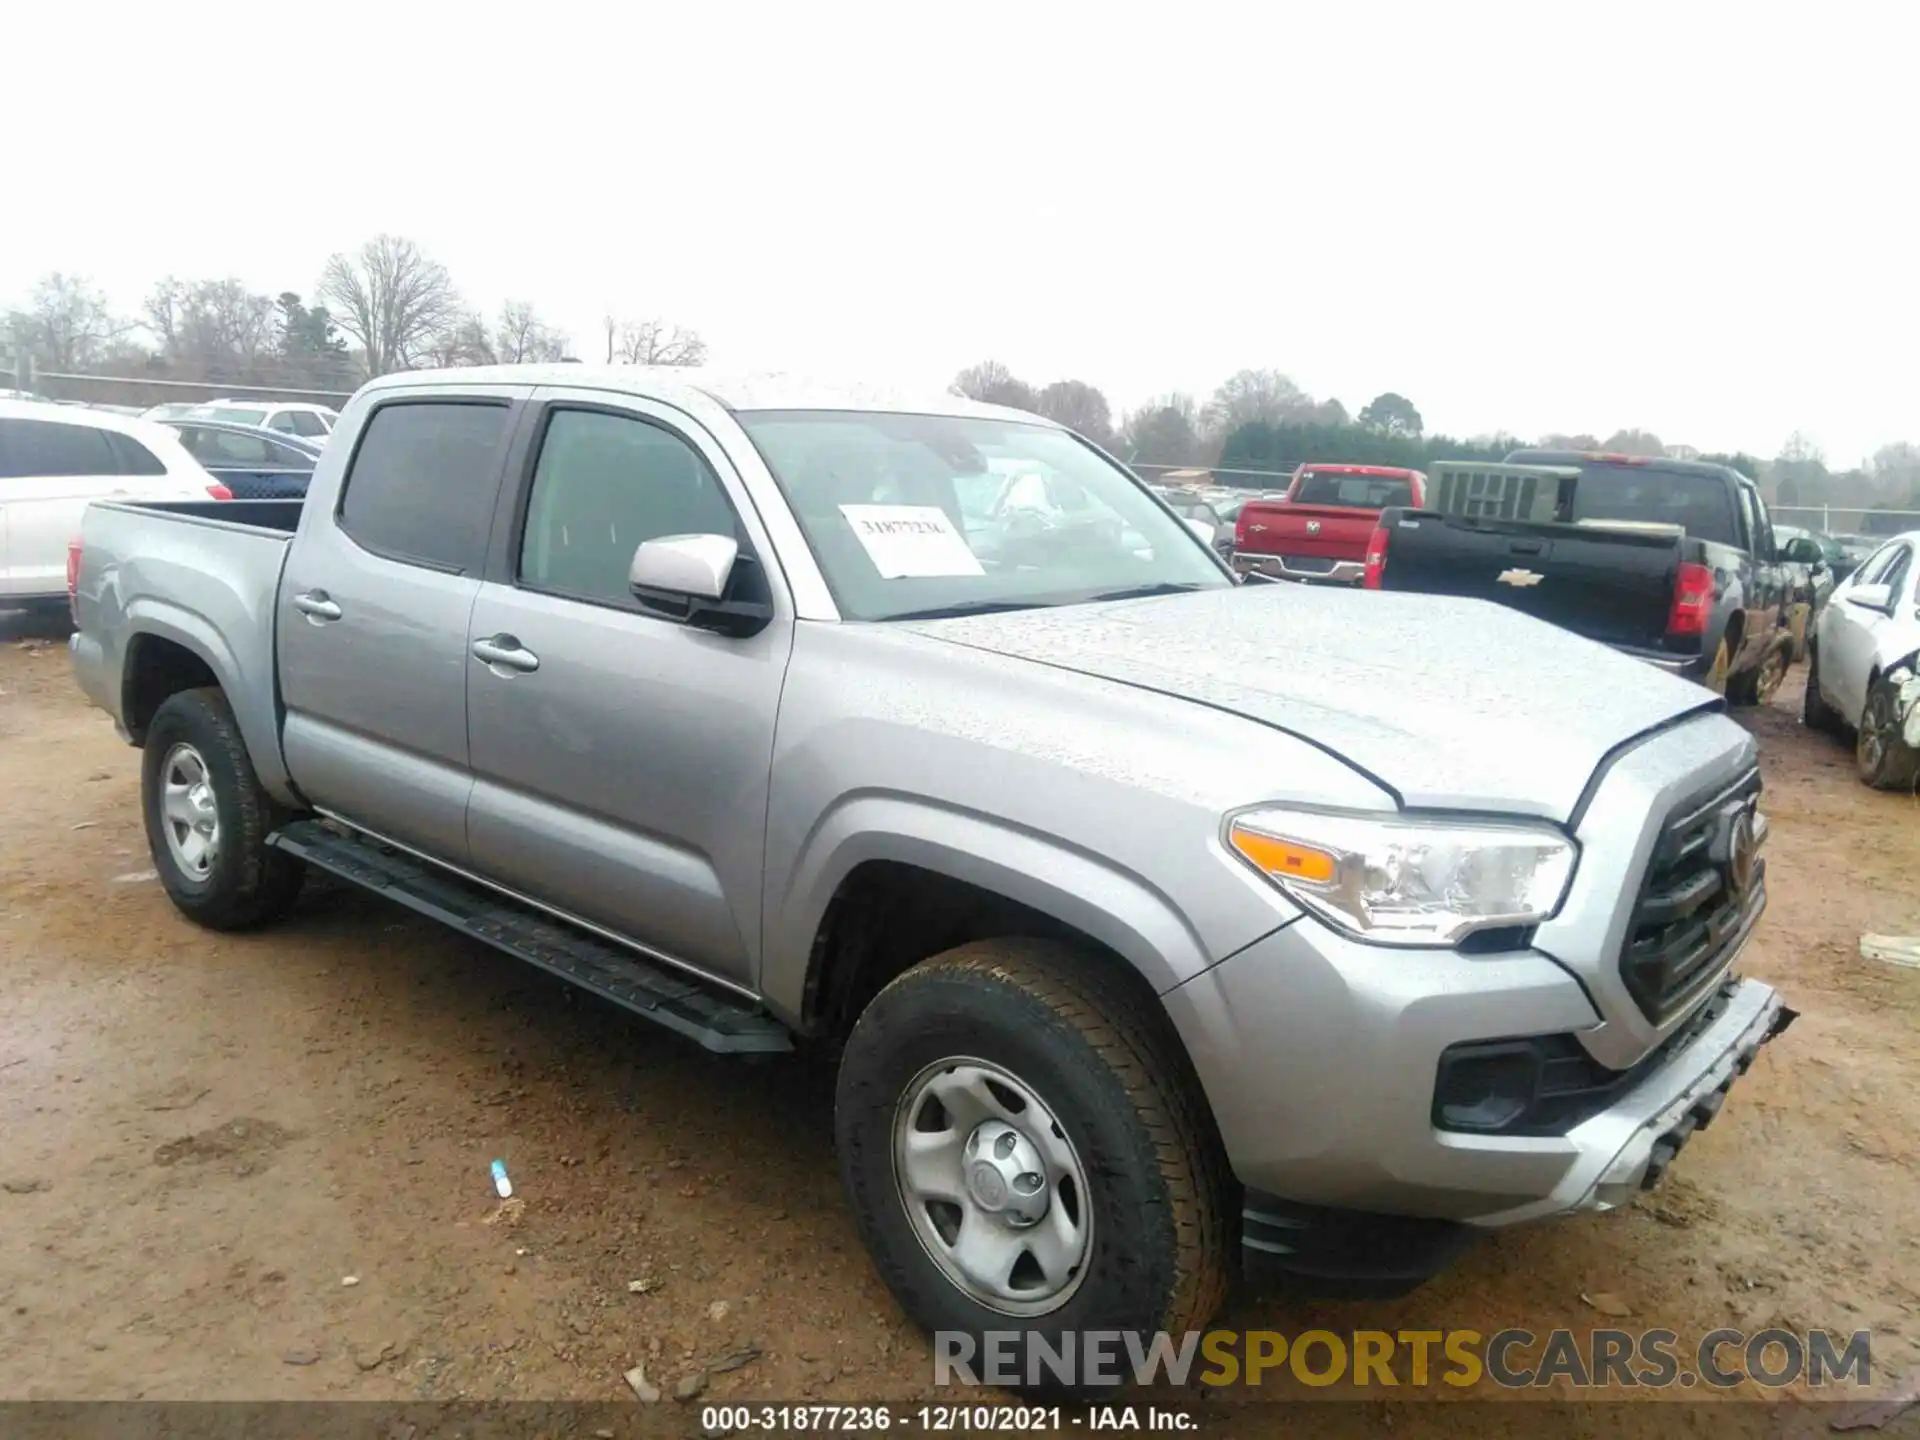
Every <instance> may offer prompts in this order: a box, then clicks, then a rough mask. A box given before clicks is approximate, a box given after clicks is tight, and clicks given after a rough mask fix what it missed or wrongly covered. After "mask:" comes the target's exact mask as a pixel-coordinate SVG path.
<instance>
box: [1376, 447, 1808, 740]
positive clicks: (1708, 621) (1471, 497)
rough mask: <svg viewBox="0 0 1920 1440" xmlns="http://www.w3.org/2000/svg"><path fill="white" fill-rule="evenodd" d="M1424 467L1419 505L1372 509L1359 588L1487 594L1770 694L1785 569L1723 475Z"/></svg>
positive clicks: (1654, 657) (1779, 659)
mask: <svg viewBox="0 0 1920 1440" xmlns="http://www.w3.org/2000/svg"><path fill="white" fill-rule="evenodd" d="M1433 472H1434V477H1435V478H1434V486H1433V489H1434V491H1435V497H1434V498H1435V502H1436V504H1435V505H1434V506H1433V507H1431V508H1428V509H1426V510H1388V511H1387V512H1386V513H1385V514H1383V515H1382V516H1381V519H1380V528H1379V529H1378V530H1376V531H1375V532H1374V537H1373V540H1372V542H1371V543H1370V545H1369V547H1368V553H1367V576H1366V585H1367V587H1368V588H1369V589H1378V590H1401V591H1417V592H1419V593H1422V594H1428V595H1464V596H1472V597H1474V598H1476V599H1482V600H1496V601H1498V602H1499V603H1500V604H1502V605H1505V606H1507V607H1508V608H1510V609H1514V610H1520V611H1524V612H1525V613H1527V614H1529V615H1534V616H1537V617H1539V618H1540V619H1542V620H1547V621H1551V622H1552V623H1553V624H1555V625H1559V626H1562V627H1563V628H1565V629H1568V630H1571V631H1573V632H1574V633H1576V634H1579V635H1584V636H1586V637H1587V638H1588V639H1591V640H1599V641H1601V642H1603V643H1604V644H1607V645H1611V646H1613V647H1614V648H1615V649H1618V650H1623V651H1625V652H1626V653H1628V654H1630V655H1633V656H1634V657H1636V658H1638V659H1640V660H1644V661H1646V662H1647V663H1648V664H1650V665H1654V666H1656V667H1658V668H1659V669H1662V670H1665V671H1667V672H1668V673H1670V674H1674V675H1681V676H1684V677H1686V678H1687V679H1690V680H1698V681H1699V682H1701V683H1702V684H1704V685H1706V686H1708V687H1709V688H1710V689H1714V690H1719V691H1723V692H1724V693H1725V694H1726V696H1727V698H1728V699H1729V700H1732V701H1733V702H1734V703H1736V704H1748V705H1751V704H1758V703H1760V702H1762V701H1765V700H1768V699H1770V698H1772V696H1773V693H1774V691H1776V690H1777V689H1778V688H1779V686H1780V682H1781V679H1782V678H1783V677H1784V676H1785V674H1786V672H1787V668H1788V666H1790V665H1791V664H1792V661H1793V635H1792V630H1791V627H1790V624H1789V618H1788V616H1787V613H1786V611H1787V604H1788V594H1787V573H1786V569H1785V567H1783V566H1782V565H1781V563H1780V561H1779V559H1778V557H1777V554H1776V550H1775V544H1774V538H1773V529H1772V525H1771V524H1770V522H1769V520H1768V516H1767V507H1766V504H1765V502H1764V501H1762V500H1761V498H1760V491H1759V489H1758V488H1757V487H1756V486H1755V485H1754V483H1753V481H1752V480H1750V479H1748V478H1747V477H1746V476H1745V475H1742V474H1740V473H1739V472H1738V471H1737V470H1733V469H1729V468H1728V467H1727V466H1724V465H1710V464H1706V463H1703V462H1700V461H1693V460H1670V459H1666V458H1654V459H1649V458H1646V457H1643V456H1637V455H1603V454H1590V453H1583V452H1576V451H1551V450H1521V451H1516V452H1514V454H1513V455H1512V456H1511V457H1509V461H1508V463H1506V464H1503V465H1490V464H1477V463H1472V462H1466V461H1447V462H1441V463H1438V464H1435V465H1434V466H1433Z"/></svg>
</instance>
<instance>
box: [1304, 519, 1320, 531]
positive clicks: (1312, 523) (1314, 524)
mask: <svg viewBox="0 0 1920 1440" xmlns="http://www.w3.org/2000/svg"><path fill="white" fill-rule="evenodd" d="M1319 533H1320V522H1319V521H1318V520H1309V521H1307V534H1309V535H1318V534H1319Z"/></svg>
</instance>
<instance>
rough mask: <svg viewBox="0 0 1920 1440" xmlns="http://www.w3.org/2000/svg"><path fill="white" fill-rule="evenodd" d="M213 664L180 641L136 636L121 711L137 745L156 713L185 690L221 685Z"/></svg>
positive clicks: (122, 689)
mask: <svg viewBox="0 0 1920 1440" xmlns="http://www.w3.org/2000/svg"><path fill="white" fill-rule="evenodd" d="M219 683H220V682H219V680H218V679H217V678H216V677H215V675H214V673H213V667H211V666H210V665H208V664H207V662H206V661H204V660H202V659H201V658H200V657H199V656H198V655H196V654H194V653H193V651H191V650H189V649H187V647H186V646H184V645H182V644H180V643H179V642H178V641H177V640H167V639H163V638H162V637H160V636H158V635H136V636H134V637H133V641H132V643H131V644H129V645H128V646H127V665H126V670H125V678H124V679H123V680H122V681H121V686H122V688H121V695H120V701H121V704H120V714H121V719H122V720H123V721H124V722H125V724H126V727H127V733H128V734H129V735H131V736H132V737H133V742H134V744H136V745H138V744H141V743H143V742H144V741H145V740H146V738H147V726H148V725H150V724H152V723H153V716H154V712H155V711H157V710H159V708H160V707H161V706H162V705H164V704H166V703H167V701H168V700H170V699H172V698H173V697H174V696H175V695H178V694H179V693H180V692H181V691H182V690H198V689H200V688H201V687H202V686H207V685H212V686H218V685H219Z"/></svg>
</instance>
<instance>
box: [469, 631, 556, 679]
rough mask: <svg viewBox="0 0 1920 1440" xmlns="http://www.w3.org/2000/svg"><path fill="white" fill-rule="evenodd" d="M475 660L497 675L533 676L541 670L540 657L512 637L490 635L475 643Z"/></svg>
mask: <svg viewBox="0 0 1920 1440" xmlns="http://www.w3.org/2000/svg"><path fill="white" fill-rule="evenodd" d="M473 658H474V659H476V660H478V661H480V662H481V663H482V664H484V665H485V666H486V667H487V668H488V669H490V670H491V671H493V673H494V674H496V675H504V674H519V675H531V674H532V673H533V672H534V671H536V670H538V669H539V668H540V657H539V656H538V655H536V654H534V653H533V652H532V651H531V650H528V649H526V648H525V647H524V646H522V645H521V643H520V642H519V641H518V640H516V639H514V638H513V636H511V635H489V636H488V637H487V638H486V639H484V640H476V641H474V642H473Z"/></svg>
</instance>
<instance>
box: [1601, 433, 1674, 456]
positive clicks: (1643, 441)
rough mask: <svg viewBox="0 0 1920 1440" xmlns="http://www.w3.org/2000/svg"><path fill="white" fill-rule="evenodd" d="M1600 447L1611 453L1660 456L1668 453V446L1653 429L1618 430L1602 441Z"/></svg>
mask: <svg viewBox="0 0 1920 1440" xmlns="http://www.w3.org/2000/svg"><path fill="white" fill-rule="evenodd" d="M1600 448H1601V449H1602V450H1604V451H1606V452H1607V453H1608V454H1610V455H1649V456H1660V455H1664V454H1666V453H1667V447H1666V446H1664V445H1662V444H1661V443H1660V437H1659V436H1658V435H1656V434H1654V433H1653V432H1652V431H1651V430H1631V429H1629V430H1616V431H1614V432H1613V434H1611V435H1609V436H1608V437H1607V438H1606V439H1605V440H1603V441H1601V442H1600Z"/></svg>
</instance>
